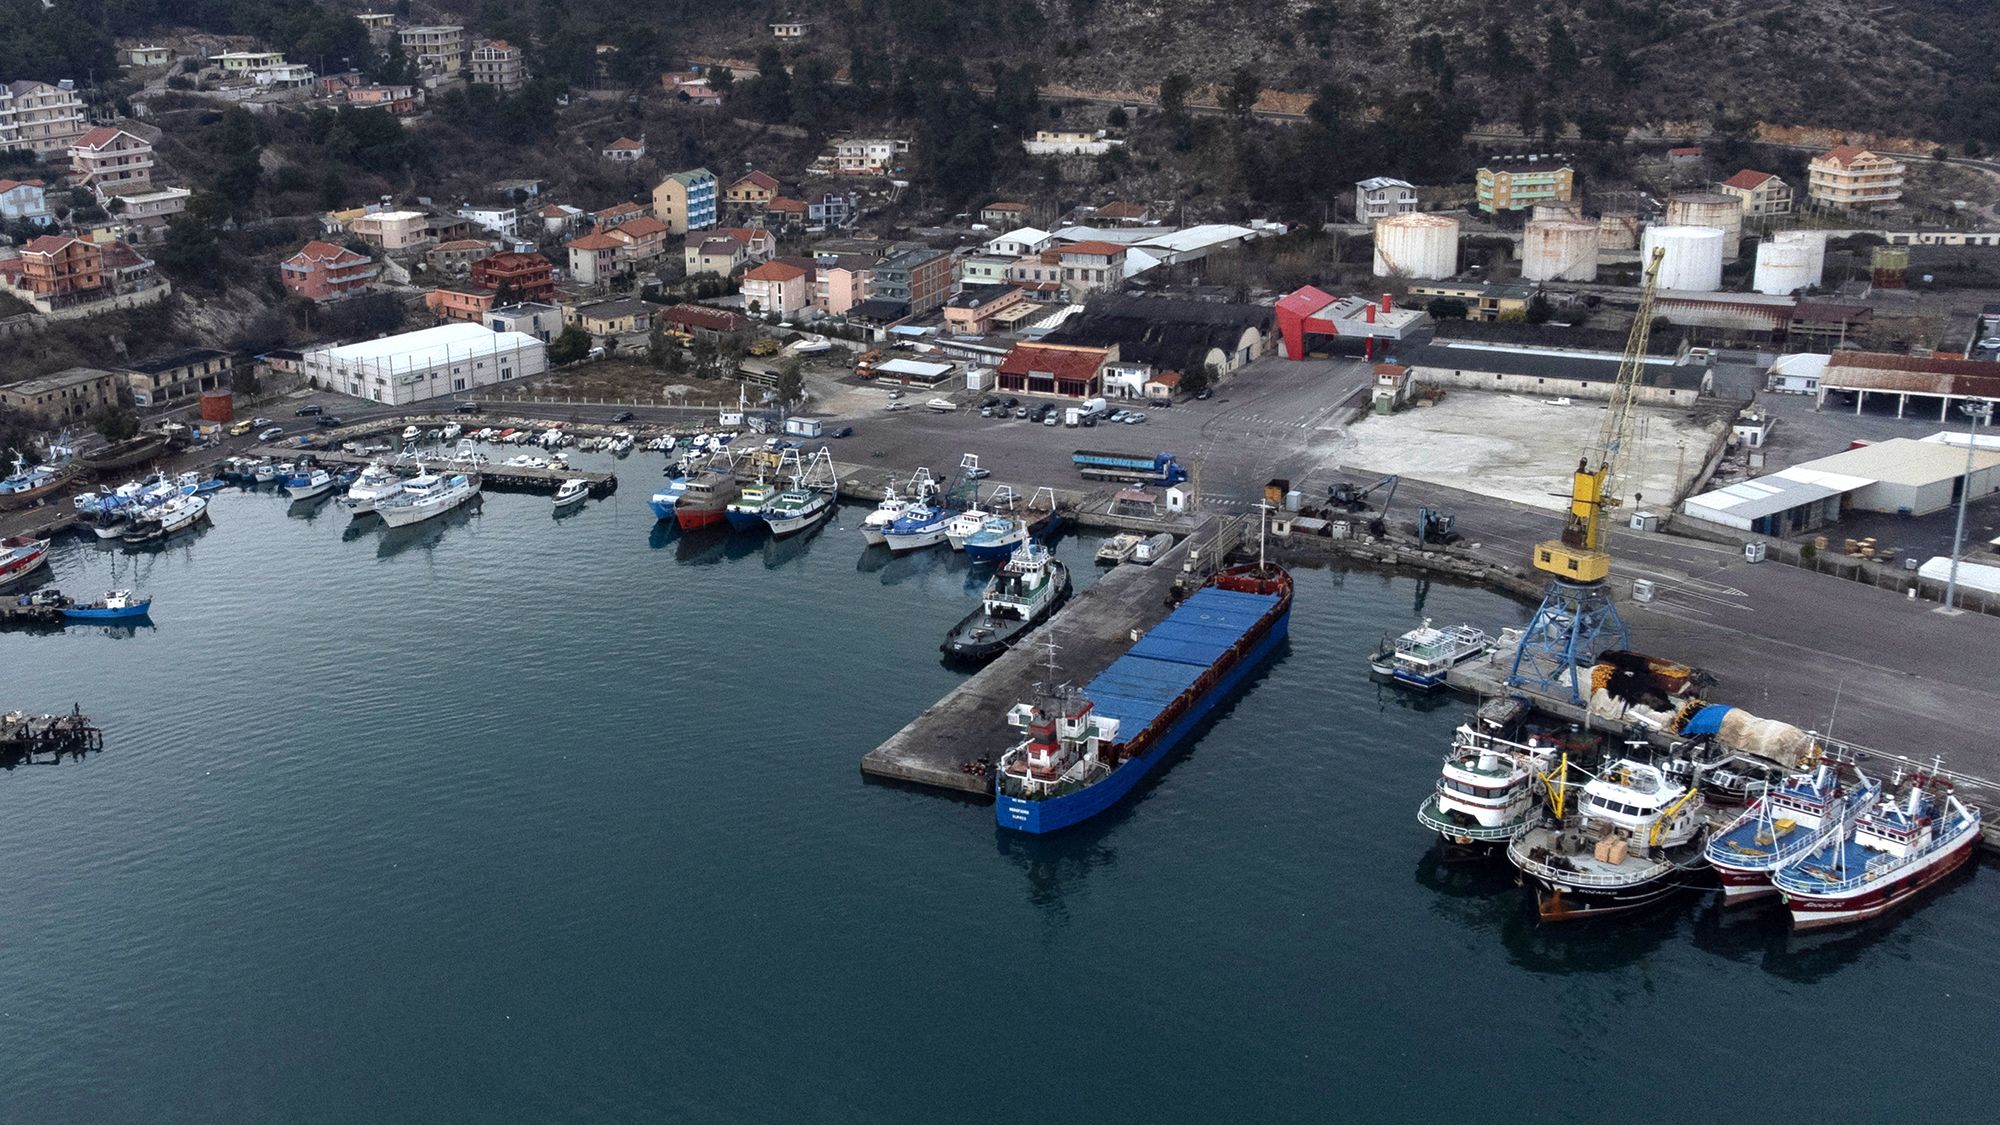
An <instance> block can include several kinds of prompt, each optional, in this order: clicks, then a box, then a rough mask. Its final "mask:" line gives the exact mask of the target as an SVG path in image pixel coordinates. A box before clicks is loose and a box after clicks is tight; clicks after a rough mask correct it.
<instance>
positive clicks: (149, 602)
mask: <svg viewBox="0 0 2000 1125" xmlns="http://www.w3.org/2000/svg"><path fill="white" fill-rule="evenodd" d="M152 609H153V599H152V598H151V597H150V596H148V597H143V598H142V597H138V596H136V595H134V594H133V593H132V591H130V590H112V591H110V592H109V593H107V594H105V595H104V597H102V598H101V599H99V600H97V601H94V602H91V603H89V604H88V605H67V606H64V607H63V616H64V617H67V618H69V619H70V620H72V621H118V620H121V619H126V618H134V617H144V616H146V615H147V614H148V613H151V612H152Z"/></svg>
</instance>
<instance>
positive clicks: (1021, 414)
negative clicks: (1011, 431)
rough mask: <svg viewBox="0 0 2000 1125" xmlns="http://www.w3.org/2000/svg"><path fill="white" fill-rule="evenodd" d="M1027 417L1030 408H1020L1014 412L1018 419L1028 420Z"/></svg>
mask: <svg viewBox="0 0 2000 1125" xmlns="http://www.w3.org/2000/svg"><path fill="white" fill-rule="evenodd" d="M1027 416H1028V408H1027V407H1025V406H1023V407H1019V408H1017V409H1016V410H1015V411H1014V417H1016V418H1026V417H1027Z"/></svg>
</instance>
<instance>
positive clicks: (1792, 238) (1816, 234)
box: [1771, 230, 1826, 285]
mask: <svg viewBox="0 0 2000 1125" xmlns="http://www.w3.org/2000/svg"><path fill="white" fill-rule="evenodd" d="M1771 241H1772V242H1775V243H1778V244H1779V245H1781V246H1789V245H1796V246H1803V247H1805V248H1806V254H1807V256H1808V259H1809V260H1808V262H1807V264H1806V269H1807V270H1808V271H1809V272H1811V274H1812V281H1811V282H1810V283H1809V284H1812V285H1818V284H1819V283H1820V279H1821V278H1823V277H1825V276H1826V232H1825V231H1823V230H1781V231H1779V232H1778V233H1776V234H1774V235H1772V236H1771Z"/></svg>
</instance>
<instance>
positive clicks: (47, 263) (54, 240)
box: [21, 234, 104, 300]
mask: <svg viewBox="0 0 2000 1125" xmlns="http://www.w3.org/2000/svg"><path fill="white" fill-rule="evenodd" d="M21 284H22V285H23V286H24V287H25V288H26V289H27V290H28V291H29V292H30V293H33V294H34V295H35V296H37V297H43V298H48V299H52V300H54V299H60V298H64V297H74V296H79V295H84V294H93V293H96V292H97V291H98V290H100V289H102V288H104V251H103V250H102V249H101V248H100V247H99V246H98V245H97V244H96V243H94V242H90V241H87V240H85V239H81V238H77V237H76V236H74V235H67V234H45V235H43V236H41V237H40V238H37V239H35V240H33V241H31V242H29V243H28V244H27V245H26V246H23V247H21Z"/></svg>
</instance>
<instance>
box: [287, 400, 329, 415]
mask: <svg viewBox="0 0 2000 1125" xmlns="http://www.w3.org/2000/svg"><path fill="white" fill-rule="evenodd" d="M292 413H293V414H294V415H295V416H297V417H300V418H310V417H312V416H313V415H315V414H324V413H326V407H324V406H321V405H320V404H319V403H316V402H309V403H306V404H305V405H304V406H301V407H299V408H298V409H297V410H294V411H292Z"/></svg>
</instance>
